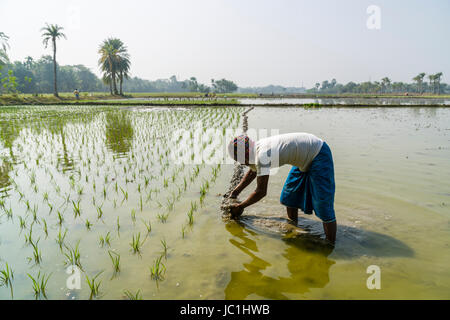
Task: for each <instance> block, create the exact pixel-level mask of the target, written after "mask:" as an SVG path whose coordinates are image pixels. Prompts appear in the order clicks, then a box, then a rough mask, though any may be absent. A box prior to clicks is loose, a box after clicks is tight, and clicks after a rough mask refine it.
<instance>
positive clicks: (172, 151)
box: [0, 106, 243, 300]
mask: <svg viewBox="0 0 450 320" xmlns="http://www.w3.org/2000/svg"><path fill="white" fill-rule="evenodd" d="M242 111H243V108H241V107H233V108H223V107H208V108H192V109H184V108H180V109H170V110H169V109H168V110H161V109H157V108H155V109H151V108H149V109H143V110H140V109H125V108H120V107H101V106H98V107H97V106H96V107H93V106H76V107H72V106H67V107H63V106H55V107H51V106H46V107H43V106H42V107H41V106H33V107H31V106H30V107H8V108H4V109H2V110H1V111H0V127H1V135H0V141H1V142H0V143H1V144H0V235H1V236H0V298H1V299H10V298H14V299H100V298H108V299H133V300H138V299H146V298H153V297H155V295H157V294H158V292H159V290H163V288H162V286H161V284H162V283H164V282H165V281H167V280H168V279H170V278H171V260H172V261H177V259H179V256H182V253H179V252H177V247H178V246H179V244H180V243H189V241H190V238H191V236H192V235H193V234H195V232H196V225H197V221H198V219H199V217H201V216H202V215H205V214H218V212H219V209H218V208H217V207H216V202H217V197H218V196H217V194H212V193H211V188H212V187H213V186H214V185H216V184H217V182H218V181H219V180H220V179H222V181H223V184H224V186H225V184H226V183H227V182H228V178H229V177H228V176H226V175H223V176H221V169H222V167H221V165H220V164H217V163H208V162H209V161H208V160H210V159H212V158H213V157H214V155H216V154H218V153H219V149H220V148H221V147H223V142H224V141H225V139H227V137H226V130H225V129H228V128H234V129H237V128H238V127H239V126H240V122H241V113H242ZM196 126H201V128H202V129H201V132H202V133H206V131H207V129H217V132H219V133H220V137H219V138H220V142H221V144H214V140H213V139H212V137H211V138H208V139H203V140H202V141H201V143H197V144H196V145H194V142H193V141H195V139H192V138H193V135H194V134H195V128H196ZM177 130H184V131H183V132H187V133H188V134H187V135H185V137H183V136H181V135H180V136H179V137H176V136H175V138H174V133H175V132H177ZM200 153H203V154H206V155H207V157H203V158H202V159H200V160H199V159H197V157H198V156H199V154H200ZM180 158H183V159H187V160H189V161H185V162H180V161H176V160H175V159H180ZM223 189H225V187H224V188H223ZM74 266H75V267H76V269H77V270H76V271H77V272H79V275H80V279H81V283H80V289H79V290H78V289H74V288H70V287H67V286H66V280H67V278H68V277H69V276H70V274H69V273H68V271H67V270H68V268H69V267H70V268H72V269H73V268H74ZM74 274H75V273H74Z"/></svg>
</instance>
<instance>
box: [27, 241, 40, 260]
mask: <svg viewBox="0 0 450 320" xmlns="http://www.w3.org/2000/svg"><path fill="white" fill-rule="evenodd" d="M39 240H40V239H38V240H37V241H36V243H33V242H32V241H31V242H30V244H31V246H32V247H33V258H34V263H35V264H40V263H41V261H42V255H41V251H40V250H39V247H38V243H39Z"/></svg>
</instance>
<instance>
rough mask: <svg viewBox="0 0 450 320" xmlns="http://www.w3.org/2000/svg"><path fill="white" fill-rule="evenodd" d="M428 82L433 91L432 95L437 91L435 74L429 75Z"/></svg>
mask: <svg viewBox="0 0 450 320" xmlns="http://www.w3.org/2000/svg"><path fill="white" fill-rule="evenodd" d="M428 80H429V81H430V89H431V90H432V93H435V91H436V81H435V75H434V74H429V75H428ZM431 90H430V92H431Z"/></svg>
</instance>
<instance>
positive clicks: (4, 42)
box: [0, 32, 9, 69]
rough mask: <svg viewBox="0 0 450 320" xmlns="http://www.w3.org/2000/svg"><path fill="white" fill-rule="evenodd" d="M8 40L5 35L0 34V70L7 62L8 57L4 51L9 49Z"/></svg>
mask: <svg viewBox="0 0 450 320" xmlns="http://www.w3.org/2000/svg"><path fill="white" fill-rule="evenodd" d="M8 39H9V37H8V36H7V35H6V34H5V33H3V32H0V43H1V48H0V69H1V68H2V67H3V66H4V65H5V64H7V63H8V62H9V59H8V55H7V53H6V49H7V48H9V45H8Z"/></svg>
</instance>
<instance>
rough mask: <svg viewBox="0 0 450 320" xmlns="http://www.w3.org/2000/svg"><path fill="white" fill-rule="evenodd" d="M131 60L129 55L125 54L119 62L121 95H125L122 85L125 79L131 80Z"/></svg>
mask: <svg viewBox="0 0 450 320" xmlns="http://www.w3.org/2000/svg"><path fill="white" fill-rule="evenodd" d="M130 66H131V62H130V58H129V55H128V54H124V55H123V56H122V57H120V58H119V61H118V63H117V71H118V72H119V93H120V95H123V91H122V84H123V78H126V79H129V78H130Z"/></svg>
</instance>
